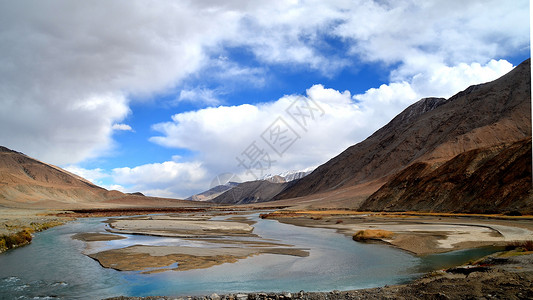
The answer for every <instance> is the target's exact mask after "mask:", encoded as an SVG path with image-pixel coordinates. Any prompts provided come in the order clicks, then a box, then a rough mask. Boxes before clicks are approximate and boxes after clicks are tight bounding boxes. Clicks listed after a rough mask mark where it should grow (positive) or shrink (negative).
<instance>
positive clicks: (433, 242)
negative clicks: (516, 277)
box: [261, 210, 533, 255]
mask: <svg viewBox="0 0 533 300" xmlns="http://www.w3.org/2000/svg"><path fill="white" fill-rule="evenodd" d="M261 217H262V218H267V219H274V220H277V221H279V222H282V223H286V224H292V225H296V226H304V227H314V228H329V229H335V230H337V231H338V232H339V233H342V234H345V235H347V236H350V237H352V236H354V237H355V235H357V234H358V233H359V234H360V235H361V233H364V232H365V231H366V232H372V231H374V232H386V233H390V234H386V235H384V236H374V237H370V238H369V239H367V241H369V242H382V243H386V244H389V245H391V246H394V247H397V248H400V249H402V250H405V251H408V252H411V253H413V254H416V255H427V254H436V253H443V252H449V251H454V250H463V249H470V248H476V247H482V246H505V245H507V244H508V243H509V242H514V241H527V240H533V222H532V221H533V217H531V216H520V217H512V216H502V215H467V214H431V213H427V214H424V213H415V212H413V213H371V212H356V211H344V210H320V211H309V210H302V211H290V210H283V211H276V212H272V213H269V214H263V215H261ZM363 235H364V234H363Z"/></svg>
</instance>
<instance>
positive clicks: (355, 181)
mask: <svg viewBox="0 0 533 300" xmlns="http://www.w3.org/2000/svg"><path fill="white" fill-rule="evenodd" d="M530 74H531V71H530V60H529V59H528V60H526V61H525V62H523V63H522V64H520V65H519V66H517V67H516V68H515V69H513V70H512V71H511V72H509V73H508V74H506V75H504V76H503V77H501V78H499V79H497V80H495V81H492V82H489V83H485V84H480V85H475V86H471V87H469V88H467V89H466V90H464V91H462V92H460V93H458V94H456V95H455V96H453V97H451V98H449V99H442V98H427V99H422V100H420V101H418V102H417V103H415V104H413V105H411V106H410V107H408V108H407V109H405V110H404V111H403V112H402V113H400V114H399V115H398V116H396V117H395V118H394V119H393V120H392V121H391V122H389V123H388V124H387V125H385V126H384V127H382V128H381V129H379V130H378V131H376V132H375V133H374V134H372V135H371V136H370V137H369V138H367V139H366V140H364V141H363V142H361V143H359V144H356V145H354V146H352V147H350V148H348V149H346V150H345V151H344V152H342V153H341V154H339V155H338V156H336V157H334V158H333V159H331V160H330V161H328V162H327V163H325V164H323V165H321V166H320V167H318V168H317V169H316V170H315V171H314V172H313V173H311V174H309V175H308V176H306V177H304V178H303V179H301V180H300V181H298V182H297V183H296V184H294V185H292V186H290V187H288V188H287V189H286V190H284V191H283V192H281V193H280V194H278V195H277V196H276V197H275V199H288V198H296V197H303V196H307V198H309V197H311V198H312V195H313V194H317V193H321V194H327V193H330V192H333V191H335V193H337V194H338V193H340V191H343V190H348V189H353V188H354V186H357V185H363V184H364V185H370V184H371V183H372V182H376V183H377V184H376V189H377V188H379V186H380V185H381V184H383V183H385V182H387V180H388V179H390V178H395V177H394V176H395V175H396V174H400V172H401V171H402V170H404V169H405V168H407V167H409V166H413V168H415V167H418V168H420V167H421V166H422V165H420V164H417V163H425V164H427V167H425V168H429V167H431V168H436V167H438V166H439V165H442V164H444V163H445V162H447V161H449V160H451V159H452V158H454V157H455V156H457V155H459V154H461V153H464V152H467V151H470V150H474V149H481V148H487V147H493V146H497V145H500V147H501V145H502V144H504V143H513V142H517V141H520V140H523V139H526V138H529V137H531V75H530ZM524 163H527V162H525V161H524ZM413 175H416V174H413ZM349 197H350V196H349V195H348V196H346V197H345V198H346V199H348V198H349ZM372 199H374V202H375V201H377V198H372ZM383 199H384V198H383ZM323 201H327V197H326V198H325V199H324V200H323ZM383 201H385V200H383ZM372 205H375V204H372ZM385 206H386V205H385ZM365 207H366V208H370V207H376V208H378V207H382V206H370V204H369V203H367V204H366V206H365ZM443 207H444V206H443ZM397 208H399V207H397Z"/></svg>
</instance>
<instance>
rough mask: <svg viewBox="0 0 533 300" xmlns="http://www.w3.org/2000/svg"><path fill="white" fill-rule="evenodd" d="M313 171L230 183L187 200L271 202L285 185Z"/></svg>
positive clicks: (308, 169) (291, 172) (222, 202)
mask: <svg viewBox="0 0 533 300" xmlns="http://www.w3.org/2000/svg"><path fill="white" fill-rule="evenodd" d="M312 170H313V168H307V169H304V170H298V171H294V170H293V171H286V172H283V173H279V174H275V175H272V174H268V175H265V176H263V177H262V178H261V179H260V180H256V181H249V182H243V183H237V182H228V183H226V184H221V185H218V186H215V187H214V188H211V189H209V190H207V191H205V192H202V193H199V194H196V195H193V196H191V197H189V198H187V199H185V200H195V201H210V202H213V203H218V204H246V203H257V202H265V201H270V200H272V198H273V197H274V196H276V195H277V194H278V193H279V192H281V191H282V190H283V189H284V188H286V187H287V186H288V184H285V183H289V182H292V181H295V180H298V179H301V178H303V177H305V176H306V175H308V174H309V173H311V171H312ZM219 181H220V180H219ZM215 182H218V181H215Z"/></svg>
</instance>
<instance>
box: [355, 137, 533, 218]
mask: <svg viewBox="0 0 533 300" xmlns="http://www.w3.org/2000/svg"><path fill="white" fill-rule="evenodd" d="M531 163H532V161H531V138H528V139H524V140H522V141H519V142H516V143H512V144H503V145H498V146H494V147H489V148H483V149H476V150H471V151H467V152H464V153H462V154H460V155H458V156H456V157H455V158H453V159H451V160H449V161H447V162H446V163H444V164H442V165H440V166H438V167H435V166H434V165H431V164H429V163H422V162H421V163H416V164H413V165H411V166H410V167H408V168H406V169H405V170H403V171H402V172H400V173H398V174H397V175H396V176H394V177H393V178H392V179H391V180H389V181H388V182H387V183H386V184H385V185H384V186H383V187H381V188H380V189H379V190H378V191H377V192H376V193H374V194H373V195H372V196H370V197H369V198H368V199H367V200H366V201H365V202H364V203H363V204H362V206H361V209H363V210H374V211H375V210H385V211H409V210H411V211H435V212H471V213H495V212H506V211H507V212H509V211H518V212H521V213H527V214H530V213H532V212H533V201H532V198H531V189H532V177H531Z"/></svg>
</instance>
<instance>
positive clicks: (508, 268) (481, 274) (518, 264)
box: [107, 251, 533, 300]
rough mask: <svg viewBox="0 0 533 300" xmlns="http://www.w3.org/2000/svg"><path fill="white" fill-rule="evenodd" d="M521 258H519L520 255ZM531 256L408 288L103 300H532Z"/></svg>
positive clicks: (511, 255)
mask: <svg viewBox="0 0 533 300" xmlns="http://www.w3.org/2000/svg"><path fill="white" fill-rule="evenodd" d="M521 254H523V255H521ZM532 298H533V254H524V253H520V252H516V251H515V252H507V254H499V255H491V256H488V257H486V258H484V259H481V260H479V261H477V262H475V263H473V264H470V265H465V266H461V267H454V268H450V269H447V270H441V271H436V272H432V273H430V274H427V275H425V276H424V277H422V278H420V279H418V280H415V281H414V282H412V283H409V284H403V285H394V286H385V287H379V288H371V289H362V290H353V291H332V292H304V291H299V292H283V293H235V294H228V295H217V294H212V295H210V296H186V297H114V298H108V299H107V300H154V299H162V300H163V299H164V300H169V299H177V300H291V299H305V300H341V299H342V300H344V299H405V300H407V299H532Z"/></svg>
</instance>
